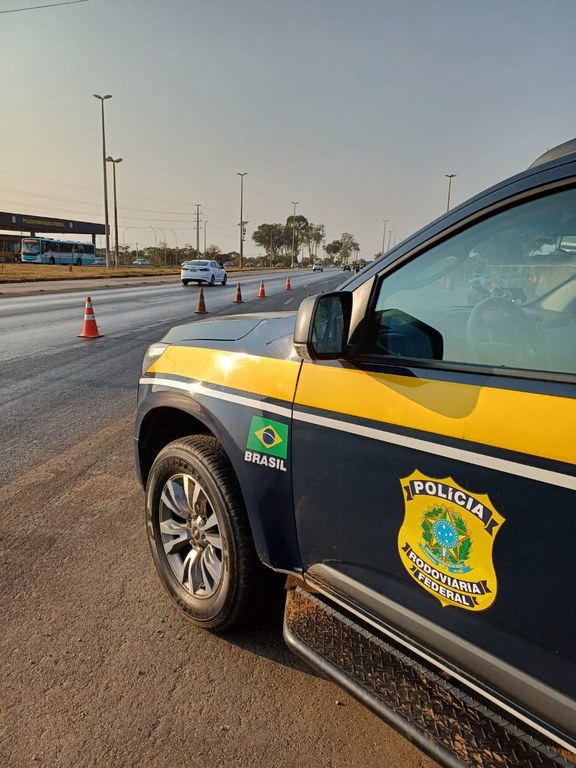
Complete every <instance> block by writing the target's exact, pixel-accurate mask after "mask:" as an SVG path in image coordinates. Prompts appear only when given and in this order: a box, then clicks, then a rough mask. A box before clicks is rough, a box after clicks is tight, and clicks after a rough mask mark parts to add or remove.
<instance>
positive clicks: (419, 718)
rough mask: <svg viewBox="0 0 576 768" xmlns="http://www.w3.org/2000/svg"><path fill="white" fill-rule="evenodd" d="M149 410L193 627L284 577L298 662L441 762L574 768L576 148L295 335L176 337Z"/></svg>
mask: <svg viewBox="0 0 576 768" xmlns="http://www.w3.org/2000/svg"><path fill="white" fill-rule="evenodd" d="M138 391H139V395H138V414H137V420H136V427H135V441H136V455H137V464H138V471H139V475H140V479H141V481H142V483H143V485H144V486H145V489H146V520H147V531H148V536H149V540H150V547H151V551H152V557H153V560H154V563H155V565H156V568H157V570H158V573H159V575H160V578H161V579H162V582H163V584H164V586H165V588H166V590H167V591H168V593H169V594H170V596H171V597H172V599H173V601H174V602H175V604H176V605H177V606H178V608H179V609H180V610H181V611H182V612H183V613H184V614H186V615H187V616H188V617H189V618H190V619H191V620H192V622H194V623H195V624H196V625H197V626H200V627H204V628H206V629H209V630H212V631H219V632H221V631H225V630H231V629H233V628H234V627H237V626H238V625H240V624H242V623H246V622H247V621H249V620H250V618H251V617H253V616H254V615H255V614H256V613H257V612H258V611H262V610H266V606H267V605H268V603H267V598H268V595H270V594H272V595H274V594H275V589H276V588H277V583H276V582H277V580H278V579H279V578H282V580H283V581H285V584H286V588H287V593H286V594H287V596H286V609H285V620H284V636H285V639H286V642H287V643H288V645H289V646H290V647H291V648H292V649H293V650H294V651H295V652H296V653H298V654H300V655H301V656H302V657H303V658H304V659H305V660H306V661H307V662H308V663H309V664H311V665H312V666H313V667H314V668H316V669H317V670H319V671H320V672H321V673H322V674H323V675H325V676H327V677H329V678H331V679H332V680H334V681H335V682H336V683H338V684H339V685H341V686H342V687H343V688H345V689H346V690H347V691H348V692H350V693H351V694H352V695H354V696H355V697H357V698H358V699H359V700H360V701H362V702H363V703H364V704H365V705H367V706H368V707H370V708H371V709H372V710H373V711H374V712H376V713H377V714H378V715H380V716H381V717H382V718H383V719H384V720H386V721H387V722H388V723H390V724H391V725H392V726H394V727H395V728H397V729H398V730H400V731H401V732H402V733H403V734H404V735H405V736H406V737H407V738H409V739H410V740H411V741H413V742H414V743H415V744H417V745H418V746H419V747H420V748H421V749H422V750H423V751H425V752H426V753H427V754H429V755H430V756H432V757H433V758H434V759H435V760H436V761H437V762H439V763H441V764H443V765H447V766H463V765H472V766H478V767H480V766H500V767H502V766H530V768H532V767H533V766H553V765H554V766H567V765H575V764H576V610H575V597H574V595H575V592H576V556H575V548H576V493H575V491H576V476H575V475H576V472H575V464H576V440H575V432H576V141H572V142H567V143H566V144H565V145H561V146H560V147H558V148H556V149H555V150H550V151H549V152H547V153H546V154H545V155H543V156H542V157H541V158H539V159H538V160H537V161H536V162H535V163H534V164H533V165H532V166H531V167H530V168H529V169H528V170H527V171H525V172H523V173H521V174H519V175H517V176H514V177H512V178H510V179H508V180H506V181H504V182H502V183H500V184H498V185H496V186H494V187H492V188H491V189H488V190H487V191H485V192H483V193H482V194H479V195H477V196H476V197H474V198H473V199H471V200H470V201H468V202H467V203H464V204H463V205H460V206H459V207H458V208H455V209H453V210H451V211H449V212H448V213H446V214H445V215H444V216H443V217H442V218H440V219H438V220H437V221H435V222H434V223H432V224H431V225H430V226H428V227H427V228H425V229H423V230H421V231H420V232H418V233H417V234H415V235H413V236H412V237H410V238H409V239H407V240H406V241H404V242H403V243H402V244H400V245H399V246H397V247H396V248H394V249H393V250H392V251H390V252H388V253H386V254H385V255H383V256H382V257H381V258H380V259H378V260H377V261H375V262H373V263H372V264H370V265H369V266H368V267H366V268H365V269H364V270H362V272H360V273H359V274H352V275H351V276H350V277H348V279H347V281H346V282H345V283H344V284H343V285H342V286H341V287H340V289H339V290H337V291H333V292H330V293H324V294H321V295H318V296H312V297H308V298H307V299H305V300H304V301H303V302H302V304H301V305H300V307H299V310H298V312H297V313H287V312H269V313H259V314H243V315H236V316H234V317H221V318H215V319H212V320H202V321H199V322H194V323H190V324H188V325H182V326H180V327H176V328H173V329H172V330H170V331H169V332H168V334H167V335H166V336H165V337H164V338H163V339H162V340H161V341H160V342H158V343H156V344H153V345H152V346H151V347H150V348H149V349H148V351H147V354H146V357H145V360H144V364H143V374H142V377H141V379H140V382H139V390H138ZM276 594H277V595H278V599H280V597H279V596H280V594H281V592H276Z"/></svg>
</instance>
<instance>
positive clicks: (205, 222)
mask: <svg viewBox="0 0 576 768" xmlns="http://www.w3.org/2000/svg"><path fill="white" fill-rule="evenodd" d="M206 224H208V222H207V221H206V219H204V258H206Z"/></svg>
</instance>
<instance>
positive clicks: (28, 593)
mask: <svg viewBox="0 0 576 768" xmlns="http://www.w3.org/2000/svg"><path fill="white" fill-rule="evenodd" d="M284 280H285V278H280V279H279V281H278V282H277V284H275V283H274V282H273V281H269V280H268V279H266V281H265V285H266V290H267V293H269V296H268V297H267V298H265V299H257V298H251V299H249V298H248V297H249V293H250V290H251V289H252V290H253V289H254V287H255V285H254V284H252V285H246V292H245V293H244V296H245V303H244V304H241V305H234V304H232V303H230V304H228V302H231V300H232V297H233V292H234V287H233V286H229V287H227V288H226V289H223V290H220V288H219V287H216V288H214V289H208V290H207V291H205V293H206V295H207V302H208V308H209V309H210V312H209V314H208V315H195V314H194V312H193V309H191V303H192V304H193V303H194V300H195V298H196V297H197V294H198V290H197V289H196V288H192V289H184V288H182V287H181V286H179V285H174V286H164V287H162V286H151V287H149V288H142V287H139V288H135V289H134V290H133V291H132V290H124V289H115V290H111V291H108V290H102V291H94V290H91V293H92V298H93V299H94V304H95V307H96V316H97V321H98V324H99V326H100V328H101V330H102V332H104V333H105V334H106V335H105V336H104V337H103V338H100V339H95V340H83V339H78V338H77V337H76V334H77V333H78V332H79V330H80V327H81V324H82V314H83V298H85V296H84V294H85V292H82V293H81V294H80V293H79V294H77V295H74V294H69V293H67V294H61V295H38V296H35V297H30V299H26V301H25V302H24V303H22V302H23V299H19V300H16V299H6V298H3V299H0V352H1V354H2V364H1V365H0V386H1V392H2V397H1V398H0V424H1V426H2V441H1V442H0V499H1V507H2V513H1V514H0V557H1V559H2V569H0V612H1V615H2V619H1V620H0V630H1V631H0V654H1V657H2V660H3V663H2V665H0V690H1V691H2V708H1V714H0V721H1V724H2V727H0V764H1V765H7V766H10V767H11V768H19V766H28V765H44V766H50V768H52V766H58V768H72V766H73V767H74V768H84V767H86V768H93V767H100V766H114V768H123V767H124V766H126V767H127V768H132V767H134V768H135V767H136V766H138V768H139V767H140V766H158V767H161V766H165V765H173V764H182V765H184V764H186V765H188V766H191V768H200V766H205V765H207V764H211V765H215V766H219V765H228V766H231V768H235V767H236V766H246V768H261V767H262V766H266V768H287V767H289V766H300V767H301V768H312V767H313V766H314V768H316V767H317V766H320V767H321V768H350V767H351V766H360V765H361V766H363V767H364V768H377V766H394V768H431V766H432V765H433V763H432V762H431V761H430V760H428V759H427V758H425V757H423V756H422V755H421V754H420V753H419V752H418V751H417V750H415V749H414V748H413V747H412V746H411V745H409V744H408V743H407V742H406V741H404V740H403V739H401V738H400V737H398V736H397V735H396V734H395V733H394V732H392V731H391V730H390V729H389V728H387V727H386V726H384V725H383V724H382V723H381V722H380V721H379V720H377V719H376V718H375V717H374V716H372V715H371V714H369V713H368V712H367V711H366V710H364V709H363V708H362V707H361V706H359V705H358V704H356V703H355V702H354V701H352V700H351V699H350V698H349V697H347V696H346V695H344V694H343V693H342V692H341V691H339V690H338V689H337V688H335V687H334V686H333V685H331V684H329V683H327V682H325V681H323V680H321V679H319V678H318V677H316V676H315V675H313V674H311V672H310V671H309V670H308V669H307V668H306V667H305V666H304V665H303V664H302V663H301V662H300V661H299V660H298V659H296V658H295V657H294V656H293V655H292V654H291V653H290V652H289V651H288V650H287V648H286V647H285V645H284V643H283V640H282V637H281V602H280V603H279V606H278V612H277V614H276V615H271V616H270V617H269V619H268V620H266V621H264V622H263V623H262V624H261V625H259V626H258V627H255V628H253V629H247V630H245V631H243V632H239V633H236V634H234V635H233V636H230V637H217V636H214V635H210V634H208V633H206V632H203V631H200V630H197V629H195V628H193V627H192V626H191V625H189V624H188V623H187V622H186V621H185V620H184V619H183V618H182V617H181V616H180V614H179V613H178V612H177V611H176V610H175V608H174V607H173V606H172V604H171V603H170V602H169V601H168V599H167V598H166V596H165V595H164V593H163V590H162V587H161V586H160V583H159V580H158V579H157V577H156V574H155V572H154V569H153V566H152V562H151V558H150V555H149V552H148V547H147V543H146V536H145V531H144V524H143V514H142V507H143V494H142V491H141V489H140V488H139V487H138V485H137V483H136V480H135V474H134V462H133V457H132V437H131V433H132V424H133V419H134V407H135V393H136V382H137V379H138V376H139V373H140V365H141V359H142V355H143V353H144V350H145V348H146V347H147V346H148V344H149V343H151V342H152V341H155V340H157V339H158V338H160V337H161V336H162V335H163V333H164V332H165V330H167V328H168V327H169V326H171V325H173V324H174V323H177V322H183V321H186V320H196V319H203V318H205V317H208V318H209V317H210V316H214V315H216V314H217V313H219V314H224V313H227V312H230V311H231V312H244V311H251V310H258V309H262V310H268V309H273V308H282V309H286V308H289V307H290V306H291V305H292V304H293V305H294V306H297V304H298V303H299V301H300V300H301V299H302V298H303V297H304V296H306V295H307V294H308V293H313V292H315V291H314V288H317V289H318V290H329V289H331V288H333V287H335V286H336V285H338V284H339V283H340V282H341V275H340V274H336V273H335V274H330V273H329V272H328V273H324V275H323V276H322V275H302V280H301V281H299V280H298V279H296V280H295V281H294V282H293V285H295V289H294V290H293V291H291V292H289V293H288V292H285V291H284V290H283V288H284ZM256 282H257V283H258V284H259V280H258V281H256ZM256 287H257V286H256ZM243 290H244V289H243ZM219 298H222V303H221V304H220V305H218V300H219ZM287 302H290V304H287ZM218 306H220V309H216V307H218ZM31 315H32V317H31ZM35 336H37V337H38V338H35Z"/></svg>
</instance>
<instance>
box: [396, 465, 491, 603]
mask: <svg viewBox="0 0 576 768" xmlns="http://www.w3.org/2000/svg"><path fill="white" fill-rule="evenodd" d="M400 483H401V484H402V493H403V495H404V506H405V514H404V522H403V523H402V527H401V528H400V531H399V534H398V550H399V553H400V558H401V560H402V564H403V565H404V567H405V568H406V570H407V571H408V573H409V574H410V576H411V577H412V578H413V579H414V581H416V583H417V584H418V585H419V586H420V587H422V589H425V590H426V591H427V592H429V593H430V594H431V595H433V596H434V597H435V598H437V599H438V600H439V601H440V602H441V603H442V605H443V606H446V605H452V606H455V607H457V608H464V609H466V610H469V611H483V610H485V609H486V608H488V607H490V606H491V605H492V603H493V602H494V600H495V599H496V592H497V587H498V584H497V579H496V572H495V570H494V563H493V561H492V547H493V544H494V539H495V537H496V534H497V533H498V531H499V530H500V528H501V526H502V524H503V523H504V518H503V517H502V515H500V514H499V513H498V512H497V511H496V510H495V509H494V507H493V506H492V504H491V502H490V499H489V498H488V496H487V495H485V494H478V493H471V492H469V491H467V490H465V489H464V488H462V487H461V486H460V485H458V484H457V483H455V482H454V480H452V478H451V477H447V478H444V479H443V480H438V479H434V478H431V477H426V476H425V475H423V474H422V473H421V472H419V471H418V470H416V471H415V472H414V473H413V474H412V475H410V476H409V477H404V478H402V479H401V480H400Z"/></svg>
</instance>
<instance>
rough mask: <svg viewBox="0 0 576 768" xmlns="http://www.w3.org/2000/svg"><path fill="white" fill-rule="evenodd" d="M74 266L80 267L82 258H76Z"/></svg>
mask: <svg viewBox="0 0 576 768" xmlns="http://www.w3.org/2000/svg"><path fill="white" fill-rule="evenodd" d="M76 266H77V267H81V266H82V259H76Z"/></svg>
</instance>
